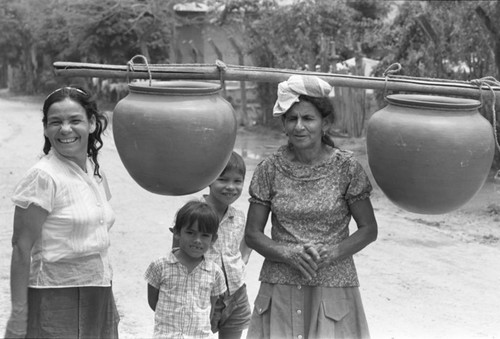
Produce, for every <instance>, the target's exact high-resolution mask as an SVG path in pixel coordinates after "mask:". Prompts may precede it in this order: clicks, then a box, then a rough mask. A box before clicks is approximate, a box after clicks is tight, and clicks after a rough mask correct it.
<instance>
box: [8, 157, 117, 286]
mask: <svg viewBox="0 0 500 339" xmlns="http://www.w3.org/2000/svg"><path fill="white" fill-rule="evenodd" d="M93 172H94V166H93V164H92V162H91V161H90V160H87V173H85V172H84V171H83V170H82V169H81V168H80V167H79V166H77V165H76V164H75V163H74V162H72V161H70V160H68V159H66V158H64V157H62V156H60V155H59V154H57V153H56V152H54V151H51V152H49V154H48V155H46V156H44V157H42V159H41V160H40V161H39V162H38V163H37V164H36V165H35V166H33V167H32V168H31V169H30V170H29V171H28V172H27V173H26V175H25V176H24V178H23V179H22V180H21V181H20V182H19V184H18V185H17V186H16V188H15V191H14V195H13V197H12V201H13V202H14V204H15V205H17V206H19V207H21V208H27V207H28V206H29V205H30V204H35V205H38V206H40V207H41V208H43V209H45V210H46V211H48V212H49V214H48V217H47V219H46V221H45V222H44V224H43V225H42V232H41V237H40V238H39V239H38V240H37V241H36V242H35V245H34V247H33V250H32V253H31V257H32V258H31V270H30V287H35V288H48V287H76V286H110V285H111V279H112V269H111V265H110V262H109V258H108V247H109V245H110V240H109V229H110V228H111V226H112V225H113V223H114V221H115V215H114V212H113V210H112V209H111V206H110V204H109V202H108V200H109V199H110V198H111V195H110V193H109V189H108V186H107V181H106V179H105V177H104V176H103V177H102V179H101V178H99V177H98V176H94V174H93Z"/></svg>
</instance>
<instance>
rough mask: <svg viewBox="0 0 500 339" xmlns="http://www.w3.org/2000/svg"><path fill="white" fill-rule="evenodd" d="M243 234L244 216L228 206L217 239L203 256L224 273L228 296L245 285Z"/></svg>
mask: <svg viewBox="0 0 500 339" xmlns="http://www.w3.org/2000/svg"><path fill="white" fill-rule="evenodd" d="M244 233H245V214H244V213H243V212H242V211H240V210H237V209H236V208H234V207H233V206H228V209H227V212H226V214H225V215H224V217H223V218H222V220H221V222H220V223H219V231H218V232H217V234H218V238H217V240H216V241H215V243H214V244H213V245H212V246H211V247H210V249H209V250H208V252H207V253H206V254H205V257H206V258H207V259H209V260H212V261H214V262H216V263H217V264H218V265H219V266H220V267H221V268H223V270H224V271H225V273H226V277H227V283H228V291H229V294H230V295H231V294H233V293H234V292H236V291H237V290H238V289H239V288H240V287H241V286H243V284H244V283H245V268H246V266H245V263H244V262H243V259H242V258H241V252H240V243H241V241H242V239H243V236H244ZM222 260H224V265H223V263H222Z"/></svg>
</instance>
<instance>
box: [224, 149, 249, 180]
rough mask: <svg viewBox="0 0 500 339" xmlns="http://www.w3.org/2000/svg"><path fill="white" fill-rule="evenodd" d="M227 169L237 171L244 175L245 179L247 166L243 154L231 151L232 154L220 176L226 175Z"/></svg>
mask: <svg viewBox="0 0 500 339" xmlns="http://www.w3.org/2000/svg"><path fill="white" fill-rule="evenodd" d="M227 171H237V172H238V173H239V174H241V175H242V176H243V179H244V178H245V174H246V171H247V168H246V166H245V160H243V158H242V157H241V155H239V154H238V153H236V152H234V151H233V152H231V156H230V157H229V160H228V162H227V164H226V167H224V170H223V171H222V173H221V174H220V175H219V176H222V175H224V173H226V172H227Z"/></svg>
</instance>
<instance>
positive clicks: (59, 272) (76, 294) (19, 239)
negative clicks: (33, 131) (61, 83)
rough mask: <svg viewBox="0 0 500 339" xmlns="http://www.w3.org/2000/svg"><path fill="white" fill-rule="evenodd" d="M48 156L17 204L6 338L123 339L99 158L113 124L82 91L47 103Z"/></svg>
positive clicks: (21, 187) (22, 187) (20, 190)
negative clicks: (104, 135)
mask: <svg viewBox="0 0 500 339" xmlns="http://www.w3.org/2000/svg"><path fill="white" fill-rule="evenodd" d="M42 121H43V126H44V136H45V145H44V148H43V151H44V153H45V156H43V157H42V158H41V159H40V161H39V162H38V163H36V164H35V165H34V166H33V167H32V168H31V169H30V170H28V172H27V173H26V175H25V176H24V177H23V178H22V179H21V181H20V182H19V183H18V185H17V186H16V188H15V191H14V196H13V197H12V200H13V202H14V204H15V205H16V208H15V212H14V234H13V237H12V246H13V249H12V261H11V277H10V279H11V295H12V297H11V300H12V311H11V315H10V318H9V321H8V323H7V328H6V333H5V337H22V338H24V337H25V336H26V337H30V338H31V337H33V338H41V337H50V338H52V337H62V338H77V337H92V338H116V337H117V336H118V322H119V315H118V312H117V309H116V306H115V301H114V297H113V292H112V289H111V281H112V270H111V265H110V262H109V258H108V248H109V244H110V241H109V234H108V231H109V229H110V228H111V226H112V225H113V223H114V220H115V217H114V213H113V210H112V209H111V206H110V204H109V202H108V200H109V199H110V198H111V195H110V192H109V188H108V184H107V181H106V178H105V176H104V174H103V173H102V172H101V171H100V169H99V163H98V162H97V155H98V152H99V149H100V148H101V147H102V140H101V134H102V132H103V131H104V129H105V128H106V126H107V119H106V117H105V116H104V115H102V114H101V113H100V112H99V111H98V110H97V106H96V104H95V101H94V100H93V99H92V97H91V95H90V94H89V93H87V92H85V91H84V90H83V89H80V88H74V87H64V88H60V89H58V90H56V91H54V92H52V93H51V94H50V95H49V96H48V97H47V98H46V99H45V102H44V105H43V119H42Z"/></svg>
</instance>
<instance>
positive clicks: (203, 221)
mask: <svg viewBox="0 0 500 339" xmlns="http://www.w3.org/2000/svg"><path fill="white" fill-rule="evenodd" d="M195 222H198V230H199V231H200V232H204V233H210V234H212V235H215V234H217V231H218V230H219V218H218V217H217V214H216V213H215V211H214V209H213V208H212V207H211V206H210V205H209V204H207V203H206V202H203V201H199V200H191V201H189V202H187V203H186V204H185V205H184V206H182V207H181V208H180V209H179V210H178V211H177V214H176V216H175V224H174V233H175V232H179V233H180V231H181V229H182V228H183V227H186V226H189V225H193V224H194V223H195Z"/></svg>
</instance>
